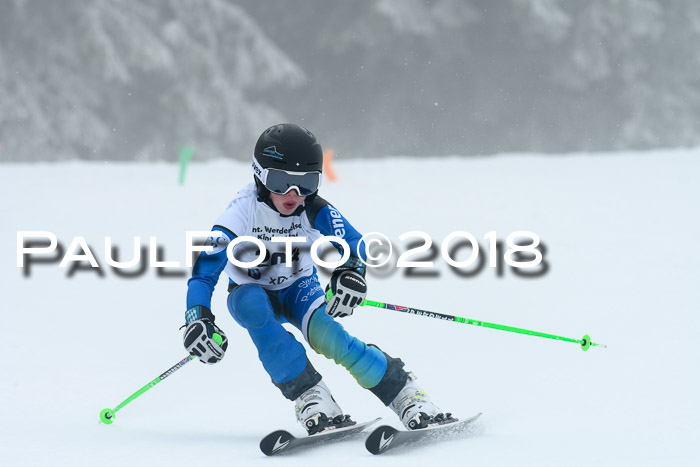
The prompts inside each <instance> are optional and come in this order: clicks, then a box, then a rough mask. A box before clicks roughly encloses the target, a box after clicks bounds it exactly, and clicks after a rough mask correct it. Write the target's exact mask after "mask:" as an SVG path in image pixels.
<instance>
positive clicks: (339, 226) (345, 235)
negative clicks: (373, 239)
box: [314, 204, 367, 260]
mask: <svg viewBox="0 0 700 467" xmlns="http://www.w3.org/2000/svg"><path fill="white" fill-rule="evenodd" d="M314 227H315V228H316V230H318V231H319V232H321V235H332V236H336V237H338V238H342V239H343V240H345V241H346V242H347V243H348V246H349V247H350V257H351V258H352V257H357V256H358V251H357V250H358V249H357V246H358V245H360V251H359V255H360V257H361V258H362V259H363V260H366V259H367V253H366V252H365V242H362V243H360V239H361V238H362V235H361V234H360V232H358V231H357V230H355V227H353V226H352V224H350V222H348V220H347V219H346V218H345V217H343V215H342V214H341V213H340V212H339V211H338V210H337V209H336V208H335V207H333V206H332V205H330V204H327V205H326V206H323V207H322V208H321V209H320V210H319V211H318V214H316V218H315V219H314ZM333 246H335V247H336V248H337V249H338V251H339V252H340V253H341V254H342V253H343V248H342V246H341V245H340V244H337V243H335V242H334V243H333Z"/></svg>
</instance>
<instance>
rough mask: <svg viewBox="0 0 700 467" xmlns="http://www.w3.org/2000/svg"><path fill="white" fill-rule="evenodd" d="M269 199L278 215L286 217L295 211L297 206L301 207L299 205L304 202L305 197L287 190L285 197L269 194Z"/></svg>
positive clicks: (294, 191)
mask: <svg viewBox="0 0 700 467" xmlns="http://www.w3.org/2000/svg"><path fill="white" fill-rule="evenodd" d="M270 199H271V200H272V204H274V205H275V208H277V210H278V211H279V212H280V214H284V215H285V216H288V215H290V214H291V213H293V212H294V211H296V210H297V208H298V207H299V206H301V203H303V202H304V200H305V199H306V196H299V195H298V194H297V191H296V190H289V192H288V193H287V194H286V195H278V194H277V193H270Z"/></svg>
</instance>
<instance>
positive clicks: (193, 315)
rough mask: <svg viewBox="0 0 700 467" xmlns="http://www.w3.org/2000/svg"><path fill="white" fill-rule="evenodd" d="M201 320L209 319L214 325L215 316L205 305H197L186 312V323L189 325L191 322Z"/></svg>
mask: <svg viewBox="0 0 700 467" xmlns="http://www.w3.org/2000/svg"><path fill="white" fill-rule="evenodd" d="M199 319H208V320H209V321H211V322H212V323H213V322H214V314H213V313H212V312H211V310H210V309H209V308H207V307H205V306H204V305H195V306H193V307H190V308H188V309H187V311H186V312H185V322H186V323H187V324H190V323H191V322H193V321H197V320H199Z"/></svg>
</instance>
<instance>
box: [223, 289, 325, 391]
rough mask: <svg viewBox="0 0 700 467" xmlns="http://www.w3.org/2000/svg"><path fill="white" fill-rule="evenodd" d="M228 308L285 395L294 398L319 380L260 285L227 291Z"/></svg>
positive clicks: (304, 352) (303, 350) (299, 345)
mask: <svg viewBox="0 0 700 467" xmlns="http://www.w3.org/2000/svg"><path fill="white" fill-rule="evenodd" d="M273 301H274V300H273ZM228 309H229V311H230V312H231V315H232V316H233V318H234V319H235V320H236V322H237V323H238V324H240V325H241V326H242V327H244V328H245V329H246V330H247V331H248V334H250V337H251V339H252V340H253V343H254V344H255V347H257V349H258V356H259V358H260V361H261V362H262V364H263V367H264V368H265V371H267V373H268V374H269V375H270V378H271V379H272V382H273V383H274V384H275V386H277V387H278V388H280V390H281V391H282V394H283V395H284V396H285V397H286V398H287V399H290V400H295V399H297V398H298V397H299V396H300V395H301V394H302V393H304V392H305V391H307V390H308V389H309V388H311V387H312V386H314V385H315V384H317V383H318V382H319V381H320V380H321V375H320V374H318V372H316V370H315V369H314V367H313V366H312V365H311V362H309V361H308V359H307V358H306V350H305V349H304V346H303V345H302V344H301V343H299V342H298V341H297V340H296V339H295V338H294V336H293V335H292V334H290V333H289V332H287V331H286V330H285V329H284V327H283V326H282V324H281V323H280V322H279V321H278V320H277V316H275V313H274V311H273V303H272V302H271V300H270V296H269V295H268V293H267V292H266V291H265V290H264V289H263V288H262V287H260V286H258V285H253V284H246V285H241V286H238V287H236V288H235V289H233V291H232V292H231V293H230V294H229V297H228Z"/></svg>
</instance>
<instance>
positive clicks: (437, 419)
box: [389, 373, 457, 430]
mask: <svg viewBox="0 0 700 467" xmlns="http://www.w3.org/2000/svg"><path fill="white" fill-rule="evenodd" d="M416 379H417V378H416V376H415V375H414V374H413V373H409V374H408V381H406V385H405V386H404V387H403V389H401V391H400V392H399V394H398V395H397V396H396V397H395V398H394V400H393V401H391V404H389V407H391V410H393V411H394V413H395V414H396V415H398V416H399V418H400V419H401V422H402V423H403V424H404V426H405V427H406V428H407V429H409V430H418V429H421V428H426V427H428V426H430V425H444V424H445V423H452V422H456V421H457V419H456V418H452V414H450V413H448V414H444V413H442V412H441V411H440V408H439V407H438V406H436V405H435V404H433V402H432V401H431V400H430V397H429V396H428V395H427V394H426V393H425V392H424V391H423V389H421V387H420V385H419V384H418V383H416Z"/></svg>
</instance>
